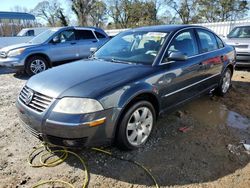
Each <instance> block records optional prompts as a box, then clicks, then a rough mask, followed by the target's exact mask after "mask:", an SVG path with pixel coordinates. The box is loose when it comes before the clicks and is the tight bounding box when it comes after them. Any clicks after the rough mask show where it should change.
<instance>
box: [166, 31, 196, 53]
mask: <svg viewBox="0 0 250 188" xmlns="http://www.w3.org/2000/svg"><path fill="white" fill-rule="evenodd" d="M172 52H181V53H183V54H185V55H186V56H188V57H190V56H194V55H196V54H198V47H197V44H196V40H195V36H194V34H193V32H192V31H191V30H189V31H184V32H182V33H180V34H178V35H177V36H176V37H175V38H174V39H173V40H172V41H171V43H170V45H169V48H168V51H167V54H166V56H169V55H170V53H172Z"/></svg>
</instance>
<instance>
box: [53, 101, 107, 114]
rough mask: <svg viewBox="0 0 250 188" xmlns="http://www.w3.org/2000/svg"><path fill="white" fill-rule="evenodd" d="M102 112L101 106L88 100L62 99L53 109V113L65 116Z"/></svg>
mask: <svg viewBox="0 0 250 188" xmlns="http://www.w3.org/2000/svg"><path fill="white" fill-rule="evenodd" d="M101 110H103V107H102V105H101V104H100V103H99V102H98V101H96V100H94V99H88V98H69V97H65V98H62V99H61V100H60V101H59V102H58V103H57V104H56V106H55V108H54V109H53V111H54V112H61V113H67V114H86V113H91V112H97V111H101Z"/></svg>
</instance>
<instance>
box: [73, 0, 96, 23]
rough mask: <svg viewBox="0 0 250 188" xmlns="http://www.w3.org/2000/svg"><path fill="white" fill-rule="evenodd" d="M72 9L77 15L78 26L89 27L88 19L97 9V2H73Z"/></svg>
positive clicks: (78, 0)
mask: <svg viewBox="0 0 250 188" xmlns="http://www.w3.org/2000/svg"><path fill="white" fill-rule="evenodd" d="M71 2H72V5H71V9H72V11H73V12H74V13H75V14H76V16H77V19H78V24H79V25H81V26H86V25H88V18H89V16H90V13H91V11H93V9H94V7H95V3H96V0H71Z"/></svg>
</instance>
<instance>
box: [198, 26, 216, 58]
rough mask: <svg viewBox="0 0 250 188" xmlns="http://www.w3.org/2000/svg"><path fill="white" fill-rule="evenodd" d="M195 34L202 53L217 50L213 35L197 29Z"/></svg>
mask: <svg viewBox="0 0 250 188" xmlns="http://www.w3.org/2000/svg"><path fill="white" fill-rule="evenodd" d="M197 33H198V36H199V39H200V44H201V50H202V53H204V52H210V51H213V50H216V49H218V46H217V41H216V39H215V36H214V34H213V33H211V32H209V31H206V30H203V29H197Z"/></svg>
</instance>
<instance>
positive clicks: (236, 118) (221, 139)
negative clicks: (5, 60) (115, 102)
mask: <svg viewBox="0 0 250 188" xmlns="http://www.w3.org/2000/svg"><path fill="white" fill-rule="evenodd" d="M0 80H1V82H0V152H1V155H0V187H3V188H5V187H31V186H32V185H34V184H35V183H36V182H38V181H41V180H46V179H62V180H65V181H69V182H71V183H73V184H74V185H75V187H81V184H82V182H83V180H84V176H83V171H82V166H81V164H80V162H79V161H78V160H77V159H76V158H74V157H73V156H70V157H69V158H67V160H66V161H65V162H64V163H62V164H60V165H59V166H56V167H53V168H45V167H44V168H39V169H38V168H31V167H30V166H29V165H28V163H27V157H28V154H29V152H31V151H32V148H33V147H34V146H37V145H38V144H40V142H39V141H38V140H37V139H36V138H34V137H32V136H30V135H29V134H27V133H26V132H25V131H23V130H22V128H21V127H20V124H19V121H18V117H17V113H16V108H15V100H16V97H17V95H18V92H19V91H20V89H21V87H22V86H23V85H24V84H25V81H26V80H27V77H25V76H21V75H18V74H16V73H12V72H11V71H9V70H6V69H3V68H1V67H0ZM233 80H234V81H233V87H232V88H231V90H230V92H229V93H228V95H227V96H225V97H224V98H219V97H208V96H204V97H201V98H200V99H197V100H195V101H193V102H191V103H188V104H186V105H184V106H182V107H181V108H180V109H179V111H177V112H173V113H172V114H168V115H166V117H164V118H162V119H160V120H159V122H158V123H157V129H155V131H154V133H153V135H152V137H151V139H150V140H149V142H148V143H147V144H146V146H145V147H144V148H141V149H139V150H137V151H132V152H123V151H119V150H118V149H117V148H115V147H108V148H106V150H110V151H112V152H113V153H114V154H115V155H117V156H120V157H123V158H125V159H132V160H135V161H138V162H140V163H141V164H143V165H144V166H146V167H147V168H148V169H150V170H151V172H152V174H153V175H154V177H155V178H156V180H157V182H158V183H159V185H160V186H161V187H190V188H193V187H225V188H226V187H227V188H228V187H239V188H241V187H242V188H246V187H250V163H249V161H250V154H249V153H247V152H246V151H245V150H244V148H243V147H242V145H241V144H240V143H239V142H240V141H241V140H248V139H250V95H249V94H250V72H246V71H236V72H235V75H234V77H233ZM180 127H188V131H187V132H180V131H179V130H178V129H179V128H180ZM78 154H79V155H81V156H82V157H83V158H84V159H85V161H86V162H87V164H88V168H89V173H90V182H89V187H96V188H99V187H103V188H106V187H112V188H114V187H119V188H123V187H129V188H141V187H154V184H153V182H152V180H151V179H150V178H149V177H148V176H147V175H146V174H145V172H144V171H143V170H142V169H140V168H138V167H137V166H135V165H133V164H131V163H129V162H125V161H120V160H117V159H114V158H111V157H109V156H107V155H103V154H100V153H96V152H94V151H90V150H87V149H83V150H81V151H78ZM53 187H59V186H53Z"/></svg>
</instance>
